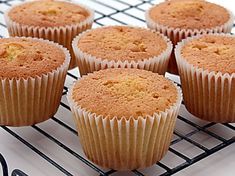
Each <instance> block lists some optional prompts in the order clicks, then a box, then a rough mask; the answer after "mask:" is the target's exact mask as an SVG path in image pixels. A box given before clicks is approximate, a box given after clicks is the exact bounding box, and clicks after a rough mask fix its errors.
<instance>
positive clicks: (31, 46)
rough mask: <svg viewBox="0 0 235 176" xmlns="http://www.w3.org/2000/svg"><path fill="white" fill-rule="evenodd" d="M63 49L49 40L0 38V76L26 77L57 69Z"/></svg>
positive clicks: (62, 60) (63, 58)
mask: <svg viewBox="0 0 235 176" xmlns="http://www.w3.org/2000/svg"><path fill="white" fill-rule="evenodd" d="M65 57H66V56H65V53H64V51H63V50H62V49H61V48H59V47H57V46H56V45H53V44H51V43H49V42H45V41H41V40H38V39H37V40H35V39H30V38H4V39H0V77H2V78H9V79H11V78H28V77H36V76H41V75H42V74H46V73H48V72H51V71H52V70H55V69H57V68H58V67H59V66H60V65H62V64H63V63H64V61H65Z"/></svg>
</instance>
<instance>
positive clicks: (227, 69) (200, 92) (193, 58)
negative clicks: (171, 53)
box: [176, 34, 235, 123]
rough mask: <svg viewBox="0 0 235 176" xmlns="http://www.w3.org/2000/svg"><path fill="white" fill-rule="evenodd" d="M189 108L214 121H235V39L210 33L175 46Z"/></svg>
mask: <svg viewBox="0 0 235 176" xmlns="http://www.w3.org/2000/svg"><path fill="white" fill-rule="evenodd" d="M176 60H177V64H178V68H179V73H180V77H181V82H182V89H183V95H184V102H185V105H186V108H187V109H188V110H189V112H191V113H192V114H194V115H195V116H197V117H199V118H201V119H204V120H208V121H212V122H221V123H225V122H235V37H234V36H232V35H230V34H227V35H225V34H214V35H212V34H209V35H202V36H197V37H193V38H189V39H186V40H184V41H182V42H181V43H179V44H178V45H177V47H176Z"/></svg>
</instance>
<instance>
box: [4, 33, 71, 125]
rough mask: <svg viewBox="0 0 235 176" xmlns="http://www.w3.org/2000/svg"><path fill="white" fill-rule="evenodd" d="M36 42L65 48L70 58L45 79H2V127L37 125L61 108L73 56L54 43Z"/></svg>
mask: <svg viewBox="0 0 235 176" xmlns="http://www.w3.org/2000/svg"><path fill="white" fill-rule="evenodd" d="M22 38H24V37H22ZM28 38H30V37H28ZM26 39H27V38H26ZM30 39H33V38H30ZM33 40H39V41H43V42H46V43H49V44H52V43H53V44H54V45H56V46H57V47H59V48H61V49H62V50H63V52H64V54H65V57H66V58H65V61H64V63H63V64H62V65H61V66H59V67H58V68H57V69H56V70H53V71H51V72H48V73H47V74H43V75H42V76H36V77H29V78H19V79H16V78H13V79H8V78H0V97H1V100H0V125H9V126H27V125H33V124H36V123H39V122H42V121H45V120H47V119H49V118H51V117H52V116H53V115H54V114H55V113H56V111H57V109H58V107H59V103H60V99H61V96H62V91H63V87H64V81H65V76H66V73H67V70H68V67H69V61H70V54H69V52H68V50H67V49H65V48H63V47H62V46H60V45H58V44H56V43H54V42H50V41H48V40H42V39H33Z"/></svg>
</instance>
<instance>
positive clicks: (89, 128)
mask: <svg viewBox="0 0 235 176" xmlns="http://www.w3.org/2000/svg"><path fill="white" fill-rule="evenodd" d="M175 86H176V85H175ZM176 88H177V91H178V98H177V102H176V103H175V104H174V105H173V106H171V107H170V108H169V109H167V110H166V111H165V112H160V113H158V114H157V113H155V114H154V115H153V116H147V117H146V118H144V117H141V116H140V117H138V119H134V118H132V117H131V118H130V119H129V120H127V119H126V118H125V117H123V118H121V119H118V118H117V117H113V118H109V117H103V116H97V115H96V114H94V113H92V112H89V111H87V110H86V109H82V108H81V107H80V106H79V105H77V104H76V103H75V102H74V101H73V99H72V89H73V88H71V89H70V90H69V93H68V97H67V98H68V102H69V105H70V107H71V111H72V113H73V117H74V121H75V123H76V125H77V129H78V134H79V137H80V142H81V144H82V147H83V150H84V153H85V155H86V156H87V157H88V159H90V160H91V161H93V162H94V163H96V164H98V165H100V166H102V167H105V168H112V169H115V170H132V169H137V168H145V167H148V166H151V165H153V164H154V163H156V162H157V161H159V160H161V158H162V157H163V156H164V155H165V153H166V152H167V150H168V148H169V145H170V141H171V138H172V134H173V130H174V127H175V121H176V118H177V115H178V112H179V108H180V104H181V100H182V95H181V90H180V88H178V87H177V86H176Z"/></svg>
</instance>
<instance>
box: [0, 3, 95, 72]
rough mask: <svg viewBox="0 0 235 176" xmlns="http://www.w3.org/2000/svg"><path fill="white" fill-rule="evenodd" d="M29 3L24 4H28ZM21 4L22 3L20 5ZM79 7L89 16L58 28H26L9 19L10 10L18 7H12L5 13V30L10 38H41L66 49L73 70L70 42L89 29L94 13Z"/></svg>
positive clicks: (73, 63) (73, 60)
mask: <svg viewBox="0 0 235 176" xmlns="http://www.w3.org/2000/svg"><path fill="white" fill-rule="evenodd" d="M29 2H30V1H27V2H24V3H29ZM21 4H22V3H21ZM78 5H79V6H81V7H83V8H84V9H86V10H87V11H88V12H89V14H90V16H89V17H88V18H87V19H86V20H84V21H82V22H81V23H78V24H73V25H66V26H59V27H39V26H28V25H23V24H19V23H17V22H14V21H13V20H11V19H10V17H9V15H8V13H9V12H10V10H11V9H12V8H14V7H16V6H18V5H15V6H12V7H11V8H10V9H9V10H8V11H6V13H5V15H4V18H5V21H6V25H7V29H8V32H9V35H10V36H19V37H21V36H25V37H36V38H43V39H47V40H50V41H54V42H56V43H59V44H60V45H63V46H64V47H66V48H67V49H68V50H69V51H70V54H71V61H70V66H69V68H70V69H72V68H75V67H76V66H77V64H76V60H75V56H74V53H73V50H72V46H71V43H72V40H73V38H74V37H75V36H77V35H78V34H79V33H81V32H83V31H85V30H87V29H90V28H91V26H92V23H93V21H94V11H93V10H91V9H90V8H89V7H87V6H84V5H81V4H78Z"/></svg>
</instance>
